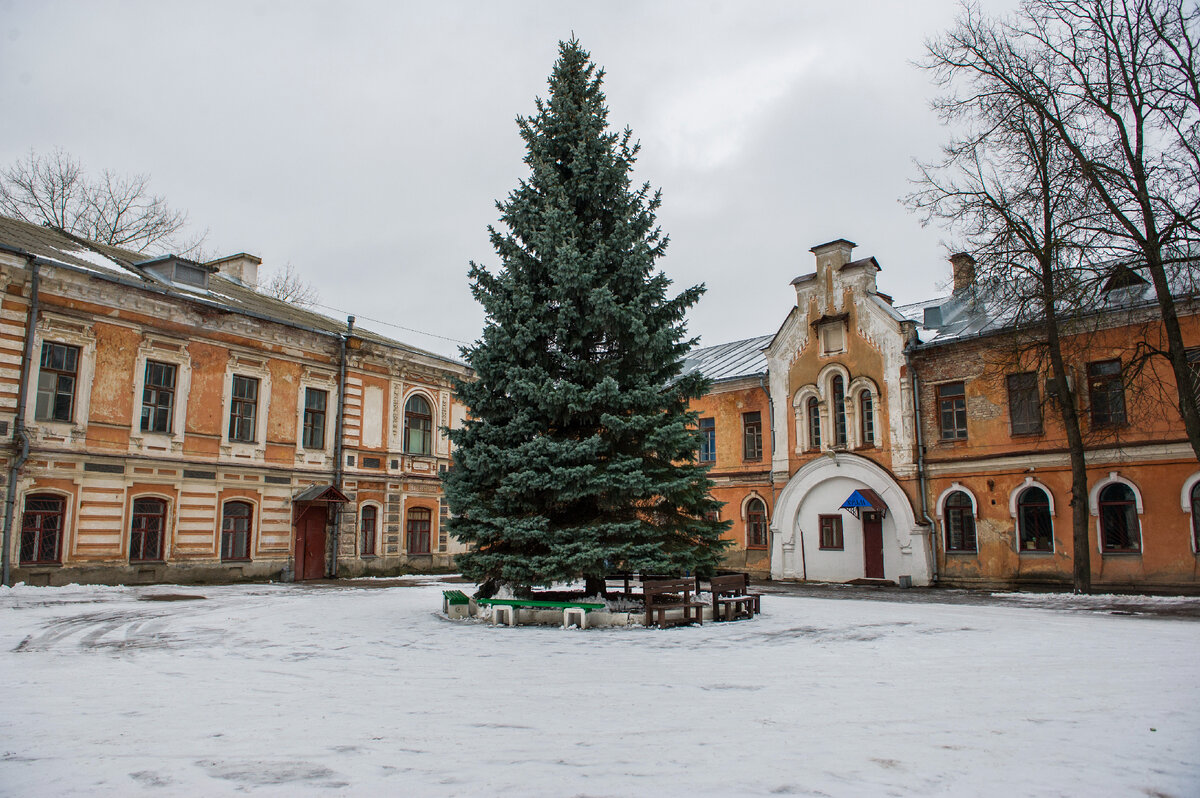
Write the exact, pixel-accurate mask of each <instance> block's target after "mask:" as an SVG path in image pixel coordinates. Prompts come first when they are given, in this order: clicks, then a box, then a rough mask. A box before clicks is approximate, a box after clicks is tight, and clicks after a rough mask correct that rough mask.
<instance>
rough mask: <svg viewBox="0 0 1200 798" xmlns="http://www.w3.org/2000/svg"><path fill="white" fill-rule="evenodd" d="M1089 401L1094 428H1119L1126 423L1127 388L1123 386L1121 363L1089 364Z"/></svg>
mask: <svg viewBox="0 0 1200 798" xmlns="http://www.w3.org/2000/svg"><path fill="white" fill-rule="evenodd" d="M1088 400H1089V401H1090V402H1091V405H1092V426H1093V427H1119V426H1121V425H1123V424H1124V423H1125V386H1124V385H1122V384H1121V361H1120V360H1102V361H1100V362H1099V363H1088Z"/></svg>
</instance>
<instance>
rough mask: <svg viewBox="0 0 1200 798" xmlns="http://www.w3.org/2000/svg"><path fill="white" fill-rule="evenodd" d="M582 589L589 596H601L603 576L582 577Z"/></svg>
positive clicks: (603, 589)
mask: <svg viewBox="0 0 1200 798" xmlns="http://www.w3.org/2000/svg"><path fill="white" fill-rule="evenodd" d="M583 589H584V592H586V593H587V594H588V595H589V596H603V595H604V591H605V584H604V577H603V576H588V577H584V580H583Z"/></svg>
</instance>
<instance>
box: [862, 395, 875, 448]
mask: <svg viewBox="0 0 1200 798" xmlns="http://www.w3.org/2000/svg"><path fill="white" fill-rule="evenodd" d="M858 408H859V411H860V412H861V413H862V444H863V446H874V445H875V402H874V400H873V399H871V392H870V391H867V390H863V391H859V394H858Z"/></svg>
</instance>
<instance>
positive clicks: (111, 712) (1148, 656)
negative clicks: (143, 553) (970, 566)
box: [0, 585, 1200, 797]
mask: <svg viewBox="0 0 1200 798" xmlns="http://www.w3.org/2000/svg"><path fill="white" fill-rule="evenodd" d="M440 587H444V585H443V586H439V587H435V586H416V587H410V586H397V587H373V586H368V585H364V586H362V587H357V588H356V587H353V586H349V587H347V586H344V585H341V586H339V589H325V588H323V587H312V586H306V585H235V586H203V587H181V586H174V585H155V586H148V587H122V588H104V587H78V586H72V587H67V588H29V587H25V586H21V587H16V588H12V589H9V590H0V683H3V684H4V685H6V686H7V687H8V690H7V692H6V702H5V703H6V706H5V712H4V713H3V714H2V715H0V740H3V743H0V785H3V786H2V787H0V791H2V792H4V793H7V794H12V795H56V796H57V795H121V796H140V795H169V796H174V795H187V796H191V795H206V796H208V795H240V794H254V795H271V796H275V795H279V796H285V795H286V796H296V795H301V796H302V795H325V794H330V793H334V794H337V795H366V796H375V795H400V794H405V795H422V796H449V795H455V796H461V795H467V796H475V795H479V796H492V795H517V796H527V795H532V796H542V795H545V796H561V795H579V794H587V795H594V796H601V795H634V794H645V793H650V794H654V795H656V796H665V797H669V796H695V795H705V796H730V795H773V794H774V795H779V794H792V795H837V796H879V795H921V796H927V795H946V796H959V795H971V796H1006V797H1007V796H1012V795H1021V796H1040V795H1047V796H1050V795H1056V796H1057V795H1104V796H1107V795H1155V794H1158V795H1169V796H1187V795H1196V794H1200V760H1197V758H1196V756H1195V750H1196V743H1197V741H1198V740H1200V658H1198V657H1197V656H1196V652H1197V650H1198V646H1197V644H1198V642H1200V623H1197V622H1196V621H1195V620H1187V619H1172V620H1164V619H1158V618H1147V617H1143V616H1137V617H1129V616H1124V615H1116V616H1114V615H1109V614H1107V613H1103V614H1102V613H1096V612H1086V613H1085V612H1078V611H1075V610H1072V609H1071V608H1069V607H1062V608H1061V609H1058V608H1049V609H1047V608H1044V607H1041V608H1029V607H1023V606H1016V607H1014V606H1007V605H1001V606H978V605H947V604H937V603H920V604H918V603H904V602H893V601H873V600H862V601H846V600H833V599H821V598H809V597H794V596H768V597H766V598H764V600H763V614H762V615H760V616H759V617H758V618H756V619H754V620H752V621H739V622H735V623H725V624H705V625H704V626H703V627H681V628H674V629H668V630H657V629H646V628H642V627H619V628H608V629H587V630H580V629H561V628H557V627H535V626H528V627H515V628H510V627H506V626H500V627H494V626H491V625H487V624H480V623H452V622H449V621H447V620H446V619H445V618H443V617H441V616H440V613H439V609H440V607H441V590H440ZM156 594H157V595H162V594H193V595H203V596H204V597H205V600H203V601H146V600H144V599H145V598H147V597H149V596H151V595H156ZM1031 595H1032V594H1031ZM1005 596H1006V597H1010V596H1011V594H1005ZM1036 596H1037V599H1038V601H1039V602H1044V601H1045V599H1046V596H1045V595H1044V594H1036ZM1134 652H1136V653H1134Z"/></svg>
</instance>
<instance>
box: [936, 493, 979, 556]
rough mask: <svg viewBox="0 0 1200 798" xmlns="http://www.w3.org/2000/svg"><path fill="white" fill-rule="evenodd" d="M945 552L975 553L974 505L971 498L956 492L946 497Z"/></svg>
mask: <svg viewBox="0 0 1200 798" xmlns="http://www.w3.org/2000/svg"><path fill="white" fill-rule="evenodd" d="M943 507H945V521H944V522H943V523H944V525H945V529H946V551H975V550H976V543H975V505H974V504H972V502H971V497H970V496H968V495H967V494H966V493H964V492H962V491H961V490H956V491H954V492H953V493H951V494H950V495H949V496H947V497H946V502H945V504H944V505H943Z"/></svg>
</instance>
